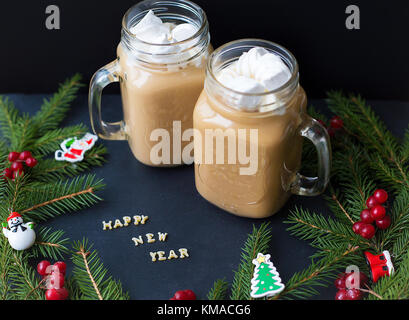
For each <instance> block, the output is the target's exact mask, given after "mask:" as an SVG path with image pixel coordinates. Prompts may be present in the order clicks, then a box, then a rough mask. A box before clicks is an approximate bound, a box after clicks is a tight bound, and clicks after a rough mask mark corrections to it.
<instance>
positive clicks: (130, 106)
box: [118, 46, 205, 166]
mask: <svg viewBox="0 0 409 320" xmlns="http://www.w3.org/2000/svg"><path fill="white" fill-rule="evenodd" d="M118 57H119V60H120V62H119V63H120V66H121V69H122V70H124V72H125V73H126V77H127V79H126V81H122V82H121V83H120V86H121V95H122V104H123V112H124V121H125V123H126V134H127V137H128V142H129V146H130V147H131V150H132V152H133V154H134V155H135V157H136V158H137V159H138V160H139V161H141V162H142V163H144V164H147V165H158V166H167V165H177V164H180V163H175V161H174V160H175V159H173V156H172V155H173V153H172V150H173V144H174V141H173V139H172V137H173V121H180V123H181V132H184V131H185V130H187V129H189V128H192V127H193V110H194V107H195V103H196V101H197V98H198V96H199V95H200V93H201V91H202V90H203V83H204V77H205V72H204V68H205V59H204V58H203V61H202V62H201V63H200V64H199V65H194V64H192V65H187V66H186V67H184V68H183V69H180V70H177V71H161V70H159V71H156V72H155V71H152V70H147V69H144V68H141V67H139V66H138V65H136V64H133V62H132V61H129V60H130V59H129V57H128V55H127V53H126V52H124V50H123V49H122V48H121V46H119V47H118ZM158 128H162V129H165V130H166V131H167V132H169V136H170V140H169V144H170V148H169V149H170V151H171V157H170V162H171V163H154V161H155V159H151V150H152V148H153V147H154V146H155V145H157V144H158V141H156V140H154V139H152V137H151V134H152V132H154V130H155V129H158ZM188 143H189V142H186V141H182V142H181V148H182V149H183V148H184V147H185V146H186V145H187V144H188Z"/></svg>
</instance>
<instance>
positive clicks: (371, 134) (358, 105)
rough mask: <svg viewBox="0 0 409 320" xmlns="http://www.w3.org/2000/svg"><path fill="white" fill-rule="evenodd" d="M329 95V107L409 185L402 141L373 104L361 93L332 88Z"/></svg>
mask: <svg viewBox="0 0 409 320" xmlns="http://www.w3.org/2000/svg"><path fill="white" fill-rule="evenodd" d="M328 97H329V98H328V106H329V108H330V109H331V110H332V111H333V112H334V113H335V114H337V115H339V116H340V117H341V118H342V119H344V128H345V130H346V131H347V132H349V133H350V134H351V135H353V136H355V137H358V139H357V140H359V142H360V143H361V144H362V145H363V146H364V147H365V149H366V150H368V151H369V152H374V153H377V154H379V155H380V156H381V157H382V158H383V159H384V160H386V161H387V162H388V165H390V166H392V167H393V168H394V169H396V170H397V172H399V175H400V180H402V183H403V184H404V185H405V186H407V187H409V177H408V172H406V171H405V170H404V169H403V166H402V159H400V158H399V156H398V154H399V149H400V147H399V145H398V141H397V139H396V138H395V137H394V136H393V135H392V133H391V132H390V131H389V130H387V128H386V125H385V124H384V123H383V122H382V121H381V120H380V119H379V117H378V116H377V115H376V114H375V113H374V112H373V110H372V109H371V107H370V106H367V105H366V103H365V101H364V100H363V99H362V98H361V97H360V96H350V97H349V98H348V97H346V96H344V95H343V94H342V93H340V92H330V93H329V94H328Z"/></svg>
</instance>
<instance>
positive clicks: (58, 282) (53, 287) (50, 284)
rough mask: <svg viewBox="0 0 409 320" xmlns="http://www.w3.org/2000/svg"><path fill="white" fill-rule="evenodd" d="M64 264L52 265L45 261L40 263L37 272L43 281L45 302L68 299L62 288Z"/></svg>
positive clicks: (65, 291)
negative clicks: (44, 284)
mask: <svg viewBox="0 0 409 320" xmlns="http://www.w3.org/2000/svg"><path fill="white" fill-rule="evenodd" d="M66 268H67V267H66V265H65V262H62V261H57V262H56V263H54V264H53V265H51V263H50V262H49V261H47V260H43V261H40V262H39V263H38V265H37V272H38V273H39V274H40V275H41V276H42V277H43V279H45V280H44V281H45V282H46V286H45V287H46V288H47V290H46V292H45V298H46V299H47V300H65V299H67V298H68V290H67V289H65V288H64V277H65V270H66Z"/></svg>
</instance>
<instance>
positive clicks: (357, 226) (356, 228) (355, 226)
mask: <svg viewBox="0 0 409 320" xmlns="http://www.w3.org/2000/svg"><path fill="white" fill-rule="evenodd" d="M364 225H365V223H363V222H362V221H357V222H355V223H354V224H353V225H352V231H354V233H356V234H360V233H361V229H362V227H363V226H364Z"/></svg>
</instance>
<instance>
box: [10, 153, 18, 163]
mask: <svg viewBox="0 0 409 320" xmlns="http://www.w3.org/2000/svg"><path fill="white" fill-rule="evenodd" d="M19 156H20V153H18V152H15V151H12V152H10V153H9V156H8V159H9V161H10V162H13V161H16V160H17V159H18V157H19Z"/></svg>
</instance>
